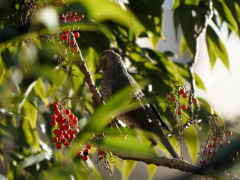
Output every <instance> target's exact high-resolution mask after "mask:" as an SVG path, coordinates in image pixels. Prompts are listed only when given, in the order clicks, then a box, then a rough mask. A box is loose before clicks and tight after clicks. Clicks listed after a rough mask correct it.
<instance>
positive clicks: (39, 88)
mask: <svg viewBox="0 0 240 180" xmlns="http://www.w3.org/2000/svg"><path fill="white" fill-rule="evenodd" d="M34 91H35V93H36V94H37V95H39V96H40V97H41V99H42V101H43V102H44V103H45V105H46V106H48V100H47V98H46V92H45V87H44V84H43V82H42V80H41V79H40V78H38V79H37V81H36V84H35V86H34Z"/></svg>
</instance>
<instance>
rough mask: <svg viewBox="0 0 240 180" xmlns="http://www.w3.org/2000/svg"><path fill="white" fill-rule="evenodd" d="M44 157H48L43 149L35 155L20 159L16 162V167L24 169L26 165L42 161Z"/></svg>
mask: <svg viewBox="0 0 240 180" xmlns="http://www.w3.org/2000/svg"><path fill="white" fill-rule="evenodd" d="M44 159H48V160H49V159H50V157H49V155H48V153H46V152H45V151H43V152H40V153H39V154H37V155H32V156H29V157H28V158H26V159H24V160H23V161H21V162H20V163H19V164H18V168H22V169H24V168H26V167H29V166H32V165H34V164H37V163H39V162H41V161H43V160H44Z"/></svg>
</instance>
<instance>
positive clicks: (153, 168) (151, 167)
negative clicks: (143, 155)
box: [148, 164, 157, 180]
mask: <svg viewBox="0 0 240 180" xmlns="http://www.w3.org/2000/svg"><path fill="white" fill-rule="evenodd" d="M156 171H157V166H156V165H154V164H149V165H148V180H151V179H153V177H154V175H155V173H156Z"/></svg>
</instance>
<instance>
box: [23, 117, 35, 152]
mask: <svg viewBox="0 0 240 180" xmlns="http://www.w3.org/2000/svg"><path fill="white" fill-rule="evenodd" d="M22 130H23V132H24V135H25V138H26V141H27V143H28V144H29V146H31V148H32V149H33V150H34V151H35V152H37V150H38V148H39V136H38V133H37V130H36V129H32V128H31V125H30V122H29V119H26V118H23V122H22Z"/></svg>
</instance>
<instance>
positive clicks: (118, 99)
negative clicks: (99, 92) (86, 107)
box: [85, 86, 139, 131]
mask: <svg viewBox="0 0 240 180" xmlns="http://www.w3.org/2000/svg"><path fill="white" fill-rule="evenodd" d="M135 88H136V87H131V86H129V87H126V88H124V89H123V90H121V91H120V92H118V93H116V94H115V95H114V96H113V97H112V98H111V99H109V100H108V101H107V102H106V105H105V106H104V105H102V106H101V107H99V108H98V109H97V111H96V113H95V114H94V116H93V117H92V119H91V120H90V122H89V123H88V124H87V126H86V127H85V128H86V129H87V130H89V131H100V130H102V129H103V128H104V127H105V126H106V125H107V124H108V123H110V121H111V120H112V117H113V116H116V115H119V114H121V113H124V112H127V111H130V110H132V109H135V108H137V107H138V106H139V102H136V101H133V100H132V99H133V96H134V95H133V93H134V91H135Z"/></svg>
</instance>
